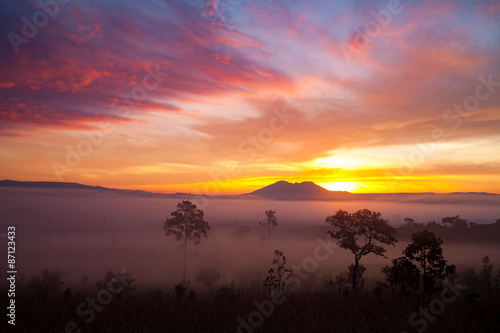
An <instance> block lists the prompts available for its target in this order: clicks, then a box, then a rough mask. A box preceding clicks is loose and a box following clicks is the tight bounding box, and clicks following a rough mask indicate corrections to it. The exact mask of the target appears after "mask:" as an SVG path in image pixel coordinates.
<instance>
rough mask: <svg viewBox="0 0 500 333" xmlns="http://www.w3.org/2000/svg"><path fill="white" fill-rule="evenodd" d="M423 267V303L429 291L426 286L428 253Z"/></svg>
mask: <svg viewBox="0 0 500 333" xmlns="http://www.w3.org/2000/svg"><path fill="white" fill-rule="evenodd" d="M422 269H423V271H424V274H423V277H422V280H423V281H422V305H424V304H425V293H426V292H427V286H426V277H427V274H426V273H427V265H426V255H425V254H424V264H423V265H422Z"/></svg>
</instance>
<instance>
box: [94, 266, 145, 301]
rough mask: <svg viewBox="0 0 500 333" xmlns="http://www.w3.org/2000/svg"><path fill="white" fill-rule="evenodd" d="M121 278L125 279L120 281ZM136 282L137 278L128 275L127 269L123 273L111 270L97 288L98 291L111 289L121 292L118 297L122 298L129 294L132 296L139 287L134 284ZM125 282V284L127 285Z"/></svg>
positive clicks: (99, 281) (97, 284)
mask: <svg viewBox="0 0 500 333" xmlns="http://www.w3.org/2000/svg"><path fill="white" fill-rule="evenodd" d="M120 276H123V278H120V279H118V278H119V277H120ZM134 281H135V276H132V275H130V274H129V273H127V272H126V271H125V269H122V271H121V272H117V271H115V270H110V271H107V272H106V274H105V275H104V280H98V281H97V282H96V283H95V286H96V288H97V289H98V290H101V289H111V288H113V289H116V290H120V292H118V293H117V296H118V297H122V296H124V295H127V294H132V293H133V292H134V291H135V290H136V289H137V286H136V285H135V284H133V283H134ZM123 282H125V284H124V283H123ZM122 287H123V288H122Z"/></svg>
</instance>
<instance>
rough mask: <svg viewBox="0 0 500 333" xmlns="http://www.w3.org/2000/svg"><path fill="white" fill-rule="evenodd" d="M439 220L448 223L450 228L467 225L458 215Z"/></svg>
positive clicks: (463, 227)
mask: <svg viewBox="0 0 500 333" xmlns="http://www.w3.org/2000/svg"><path fill="white" fill-rule="evenodd" d="M441 222H442V223H443V224H444V225H446V224H449V225H450V227H452V228H457V229H466V228H467V227H468V224H467V220H464V219H461V218H460V215H457V216H452V217H443V218H442V219H441Z"/></svg>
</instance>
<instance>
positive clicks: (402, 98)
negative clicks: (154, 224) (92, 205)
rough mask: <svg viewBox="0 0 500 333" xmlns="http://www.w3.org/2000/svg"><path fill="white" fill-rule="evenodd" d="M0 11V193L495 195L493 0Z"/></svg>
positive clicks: (497, 45)
mask: <svg viewBox="0 0 500 333" xmlns="http://www.w3.org/2000/svg"><path fill="white" fill-rule="evenodd" d="M0 6H1V8H0V21H1V28H0V35H1V39H0V49H1V54H0V68H1V72H0V73H1V74H0V178H1V179H13V180H21V181H65V182H78V183H82V184H87V185H101V186H107V187H115V188H124V189H141V190H147V191H153V192H167V193H168V192H190V193H198V194H199V193H202V194H239V193H246V192H249V191H252V190H255V189H257V188H260V187H262V186H265V185H269V184H271V183H273V182H276V181H278V180H287V181H290V182H302V181H314V182H315V183H317V184H319V185H321V186H324V187H325V188H327V189H330V190H345V191H351V192H458V191H461V192H494V193H500V188H499V184H500V154H499V153H498V152H499V151H500V68H499V64H500V2H498V1H436V0H432V1H431V0H422V1H416V0H413V1H410V0H406V1H400V2H399V1H394V0H393V1H369V0H361V1H298V0H297V1H253V0H222V1H219V0H209V1H201V0H192V1H190V0H185V1H156V0H145V1H138V0H130V1H125V0H122V1H118V0H109V1H96V0H94V1H90V0H88V1H77V0H73V1H70V0H59V2H55V1H52V0H50V1H49V0H45V1H41V2H38V1H7V0H0Z"/></svg>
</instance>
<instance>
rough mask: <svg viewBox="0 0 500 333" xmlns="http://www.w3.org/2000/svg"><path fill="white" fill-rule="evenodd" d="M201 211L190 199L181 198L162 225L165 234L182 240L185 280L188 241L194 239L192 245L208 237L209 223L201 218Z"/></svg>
mask: <svg viewBox="0 0 500 333" xmlns="http://www.w3.org/2000/svg"><path fill="white" fill-rule="evenodd" d="M203 215H204V213H203V211H202V210H200V209H198V208H197V207H196V205H194V204H192V203H191V202H190V201H186V200H183V201H182V202H179V203H178V204H177V210H176V211H173V212H172V213H171V214H170V216H171V217H169V218H167V220H166V221H165V223H164V225H163V230H165V231H166V233H165V236H170V235H173V236H174V237H175V240H177V241H179V240H181V241H183V242H184V244H183V247H184V271H183V274H182V281H183V282H184V281H186V251H187V243H188V241H194V245H198V244H200V240H201V237H202V236H203V237H208V235H207V231H208V230H210V225H209V224H208V222H207V221H205V220H204V219H203Z"/></svg>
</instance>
